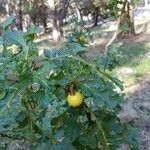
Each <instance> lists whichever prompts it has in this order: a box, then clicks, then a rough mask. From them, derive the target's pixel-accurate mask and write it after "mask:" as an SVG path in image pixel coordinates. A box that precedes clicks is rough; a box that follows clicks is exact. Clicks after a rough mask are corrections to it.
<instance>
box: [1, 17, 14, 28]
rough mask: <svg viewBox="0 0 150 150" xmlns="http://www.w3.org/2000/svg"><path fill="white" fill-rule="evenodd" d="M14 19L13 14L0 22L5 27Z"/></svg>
mask: <svg viewBox="0 0 150 150" xmlns="http://www.w3.org/2000/svg"><path fill="white" fill-rule="evenodd" d="M14 20H15V17H14V16H9V17H7V19H6V20H5V21H4V22H3V23H2V27H3V29H6V28H7V27H8V26H9V25H10V24H12V23H13V21H14Z"/></svg>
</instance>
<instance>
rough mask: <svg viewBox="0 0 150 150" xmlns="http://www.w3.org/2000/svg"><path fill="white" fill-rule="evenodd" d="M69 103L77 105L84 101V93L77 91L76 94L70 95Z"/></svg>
mask: <svg viewBox="0 0 150 150" xmlns="http://www.w3.org/2000/svg"><path fill="white" fill-rule="evenodd" d="M67 100H68V103H69V105H70V106H73V107H77V106H80V105H81V104H82V102H83V95H82V94H81V93H80V92H76V93H75V94H74V95H70V94H69V95H68V97H67Z"/></svg>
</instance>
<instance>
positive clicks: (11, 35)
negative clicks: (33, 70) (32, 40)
mask: <svg viewBox="0 0 150 150" xmlns="http://www.w3.org/2000/svg"><path fill="white" fill-rule="evenodd" d="M3 44H4V45H5V46H10V45H12V44H15V45H17V46H21V47H22V48H23V50H24V51H25V52H26V53H28V46H27V44H26V41H25V39H24V33H23V31H20V30H18V31H9V32H6V33H5V34H4V36H3Z"/></svg>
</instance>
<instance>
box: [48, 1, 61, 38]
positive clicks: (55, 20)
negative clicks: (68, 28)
mask: <svg viewBox="0 0 150 150" xmlns="http://www.w3.org/2000/svg"><path fill="white" fill-rule="evenodd" d="M47 2H48V6H49V9H50V14H51V19H52V37H53V40H54V41H59V40H60V37H61V36H62V34H63V33H62V29H61V27H60V20H59V13H58V10H57V9H56V2H55V0H47Z"/></svg>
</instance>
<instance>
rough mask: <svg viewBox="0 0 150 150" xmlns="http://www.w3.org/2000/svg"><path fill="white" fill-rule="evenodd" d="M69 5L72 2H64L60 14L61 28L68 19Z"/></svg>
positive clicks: (66, 0) (65, 0)
mask: <svg viewBox="0 0 150 150" xmlns="http://www.w3.org/2000/svg"><path fill="white" fill-rule="evenodd" d="M69 3H70V0H62V7H61V9H60V12H59V20H60V26H62V25H63V20H64V18H66V15H67V10H68V6H69Z"/></svg>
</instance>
